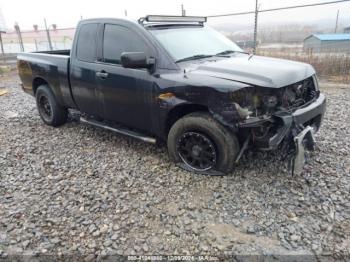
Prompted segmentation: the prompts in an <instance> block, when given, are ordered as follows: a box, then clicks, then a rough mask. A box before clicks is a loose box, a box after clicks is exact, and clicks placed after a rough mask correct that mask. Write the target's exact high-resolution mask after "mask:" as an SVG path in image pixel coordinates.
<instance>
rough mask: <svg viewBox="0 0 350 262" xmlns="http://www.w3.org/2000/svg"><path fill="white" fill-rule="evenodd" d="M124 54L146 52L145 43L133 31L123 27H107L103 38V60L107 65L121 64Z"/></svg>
mask: <svg viewBox="0 0 350 262" xmlns="http://www.w3.org/2000/svg"><path fill="white" fill-rule="evenodd" d="M123 52H145V53H146V54H147V46H146V44H145V42H144V41H143V40H142V39H141V37H139V36H138V35H137V34H135V33H134V32H133V31H131V30H129V29H127V28H126V27H123V26H118V25H109V24H106V25H105V30H104V37H103V60H104V62H107V63H113V64H120V56H121V54H122V53H123Z"/></svg>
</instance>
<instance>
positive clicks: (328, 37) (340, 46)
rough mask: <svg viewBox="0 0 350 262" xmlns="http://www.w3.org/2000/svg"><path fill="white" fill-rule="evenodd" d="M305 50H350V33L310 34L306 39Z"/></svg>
mask: <svg viewBox="0 0 350 262" xmlns="http://www.w3.org/2000/svg"><path fill="white" fill-rule="evenodd" d="M304 50H305V51H312V52H350V33H349V34H314V35H310V36H309V37H307V38H305V40H304Z"/></svg>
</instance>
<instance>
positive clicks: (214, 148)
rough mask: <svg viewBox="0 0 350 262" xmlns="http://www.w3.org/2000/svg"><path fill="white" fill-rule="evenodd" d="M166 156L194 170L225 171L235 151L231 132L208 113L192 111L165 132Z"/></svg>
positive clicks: (237, 146)
mask: <svg viewBox="0 0 350 262" xmlns="http://www.w3.org/2000/svg"><path fill="white" fill-rule="evenodd" d="M168 151H169V155H170V158H172V160H174V161H175V162H176V163H181V164H182V165H184V166H185V167H186V169H189V170H191V171H194V172H198V173H207V172H208V171H211V170H213V171H220V172H222V173H225V174H227V173H229V172H231V171H232V169H233V167H234V160H235V158H236V157H237V154H238V152H239V143H238V140H237V138H236V136H235V135H234V134H232V133H231V132H229V131H228V130H227V129H226V128H225V127H224V126H222V125H221V124H220V123H218V122H217V121H216V120H215V119H213V118H212V117H211V116H210V115H209V114H208V113H204V112H196V113H192V114H189V115H187V116H185V117H183V118H181V119H179V120H178V121H177V122H176V123H175V124H174V125H173V126H172V127H171V129H170V132H169V135H168Z"/></svg>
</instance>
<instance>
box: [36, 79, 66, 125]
mask: <svg viewBox="0 0 350 262" xmlns="http://www.w3.org/2000/svg"><path fill="white" fill-rule="evenodd" d="M35 98H36V106H37V109H38V112H39V115H40V117H41V119H42V120H43V121H44V123H45V124H47V125H49V126H54V127H57V126H61V125H63V124H65V123H66V122H67V118H68V111H67V109H66V108H64V107H62V106H60V105H59V104H58V102H57V100H56V98H55V95H54V94H53V93H52V91H51V89H50V88H49V87H48V86H47V85H41V86H39V87H38V89H37V91H36V93H35Z"/></svg>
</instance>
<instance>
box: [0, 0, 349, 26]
mask: <svg viewBox="0 0 350 262" xmlns="http://www.w3.org/2000/svg"><path fill="white" fill-rule="evenodd" d="M326 1H327V0H259V3H260V9H266V8H274V7H282V6H291V5H299V4H306V3H307V4H309V3H318V2H326ZM181 4H183V5H184V8H185V10H186V14H187V15H199V16H207V15H216V14H225V13H234V12H242V11H251V10H254V8H255V0H216V1H213V0H211V1H209V0H144V1H140V0H98V1H90V0H56V1H53V0H21V1H20V0H0V10H1V12H2V14H3V17H4V20H5V23H6V26H7V28H9V29H10V30H12V29H13V26H14V24H15V23H18V24H19V25H20V27H21V29H22V30H28V29H29V30H30V29H32V28H33V25H34V24H37V25H39V28H43V27H44V18H46V19H47V22H48V24H57V26H58V28H67V27H75V25H76V23H77V22H78V21H79V20H80V19H81V17H83V18H93V17H125V10H127V16H128V18H129V19H137V18H139V17H142V16H145V15H147V14H169V15H180V14H181ZM337 10H340V15H339V21H340V23H342V21H343V22H344V23H349V26H350V2H345V3H341V4H336V5H326V6H321V7H309V8H301V9H294V10H289V11H281V12H273V13H272V12H271V13H264V14H261V16H260V17H259V19H260V22H261V23H293V22H301V23H311V22H315V21H316V22H317V21H318V20H320V19H323V20H327V19H329V20H331V19H334V21H335V17H336V14H337ZM0 16H1V15H0ZM252 19H254V17H253V16H252V15H246V16H239V17H238V16H236V17H226V18H215V19H214V18H213V19H209V22H210V23H236V24H244V23H250V24H251V23H252ZM0 23H1V17H0ZM346 26H347V24H346Z"/></svg>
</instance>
